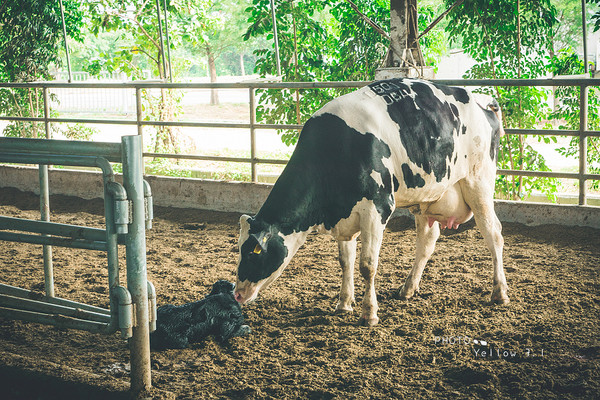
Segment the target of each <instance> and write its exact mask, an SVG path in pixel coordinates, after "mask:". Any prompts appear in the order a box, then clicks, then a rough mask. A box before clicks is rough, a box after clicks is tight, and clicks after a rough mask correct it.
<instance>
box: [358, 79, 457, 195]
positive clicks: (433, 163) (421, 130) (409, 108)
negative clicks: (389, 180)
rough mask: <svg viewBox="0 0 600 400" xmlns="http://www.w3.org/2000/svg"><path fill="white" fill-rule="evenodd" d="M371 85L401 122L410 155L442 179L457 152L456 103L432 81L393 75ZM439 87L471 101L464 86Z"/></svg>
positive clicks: (394, 117) (438, 179) (390, 111)
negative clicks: (405, 79)
mask: <svg viewBox="0 0 600 400" xmlns="http://www.w3.org/2000/svg"><path fill="white" fill-rule="evenodd" d="M369 87H370V88H371V90H373V92H374V93H376V94H378V95H379V96H382V97H383V98H384V100H386V103H387V112H388V114H389V115H390V118H391V119H392V120H393V121H394V122H396V124H398V126H399V134H400V139H401V141H402V145H403V146H404V148H405V149H406V153H407V155H408V158H409V159H410V160H411V161H412V162H413V163H414V164H416V165H417V166H419V167H421V168H422V169H423V171H424V172H425V173H426V174H431V173H433V174H434V176H435V179H436V181H437V182H440V181H441V180H442V179H443V178H444V177H445V176H446V171H447V163H448V162H449V161H450V160H451V159H452V156H453V153H454V142H455V138H454V132H455V131H459V129H460V126H461V122H460V119H458V118H457V117H456V115H455V114H454V109H456V112H458V109H457V108H456V106H454V109H453V104H451V103H449V102H448V101H446V99H440V98H439V97H438V96H436V95H435V93H434V92H433V90H432V88H431V86H430V84H426V83H424V82H420V81H411V85H410V86H409V85H407V84H405V83H404V82H403V80H402V79H390V80H387V81H380V82H375V83H372V84H370V85H369ZM436 87H437V88H438V89H440V90H442V92H443V93H446V94H448V95H452V96H454V98H455V99H456V100H457V101H460V102H468V94H466V91H464V90H462V89H460V90H454V89H458V88H450V89H447V88H445V87H444V86H436ZM463 92H464V93H463ZM390 99H391V100H393V101H391V102H390ZM403 172H404V171H403ZM407 177H409V179H410V175H408V174H406V173H405V174H404V178H405V183H406V185H407V186H409V187H411V185H417V184H418V183H419V182H414V181H410V182H408V181H406V179H407ZM421 179H422V178H421ZM413 187H420V186H413Z"/></svg>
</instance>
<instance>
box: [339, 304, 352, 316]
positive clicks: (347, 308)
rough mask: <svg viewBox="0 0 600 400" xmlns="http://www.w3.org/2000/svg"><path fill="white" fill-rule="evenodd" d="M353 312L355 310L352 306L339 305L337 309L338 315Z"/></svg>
mask: <svg viewBox="0 0 600 400" xmlns="http://www.w3.org/2000/svg"><path fill="white" fill-rule="evenodd" d="M353 311H354V309H353V308H352V306H342V305H340V304H338V305H337V307H336V308H335V313H336V314H352V312H353Z"/></svg>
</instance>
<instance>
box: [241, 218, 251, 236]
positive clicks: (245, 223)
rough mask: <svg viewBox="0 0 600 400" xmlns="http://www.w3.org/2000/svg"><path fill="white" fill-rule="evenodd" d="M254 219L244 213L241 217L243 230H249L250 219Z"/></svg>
mask: <svg viewBox="0 0 600 400" xmlns="http://www.w3.org/2000/svg"><path fill="white" fill-rule="evenodd" d="M251 219H252V217H251V216H249V215H246V214H244V215H242V216H241V217H240V229H241V230H242V232H244V231H245V232H248V231H249V230H250V222H249V221H250V220H251Z"/></svg>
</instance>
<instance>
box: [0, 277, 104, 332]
mask: <svg viewBox="0 0 600 400" xmlns="http://www.w3.org/2000/svg"><path fill="white" fill-rule="evenodd" d="M0 294H4V295H8V296H13V297H21V298H23V299H32V300H37V301H44V302H46V303H51V304H58V305H61V306H64V307H70V308H78V309H80V310H86V311H90V312H93V313H96V314H104V315H108V316H110V311H109V310H107V309H105V308H101V307H96V306H92V305H89V304H83V303H78V302H76V301H71V300H66V299H62V298H60V297H48V296H44V295H43V294H41V293H39V292H32V291H30V290H27V289H22V288H19V287H15V286H10V285H6V284H3V283H0ZM113 331H114V330H113Z"/></svg>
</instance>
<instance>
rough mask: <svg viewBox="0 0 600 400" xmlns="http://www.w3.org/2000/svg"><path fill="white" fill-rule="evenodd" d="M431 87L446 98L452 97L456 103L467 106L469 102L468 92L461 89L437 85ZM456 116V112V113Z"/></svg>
mask: <svg viewBox="0 0 600 400" xmlns="http://www.w3.org/2000/svg"><path fill="white" fill-rule="evenodd" d="M432 85H433V86H435V87H436V88H438V89H439V90H441V91H442V92H443V93H444V94H445V95H446V96H454V98H455V99H456V101H458V102H460V103H463V104H467V103H468V102H469V92H467V91H466V90H465V89H463V88H459V87H454V86H445V85H437V84H435V83H432ZM456 115H458V112H457V113H456Z"/></svg>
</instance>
